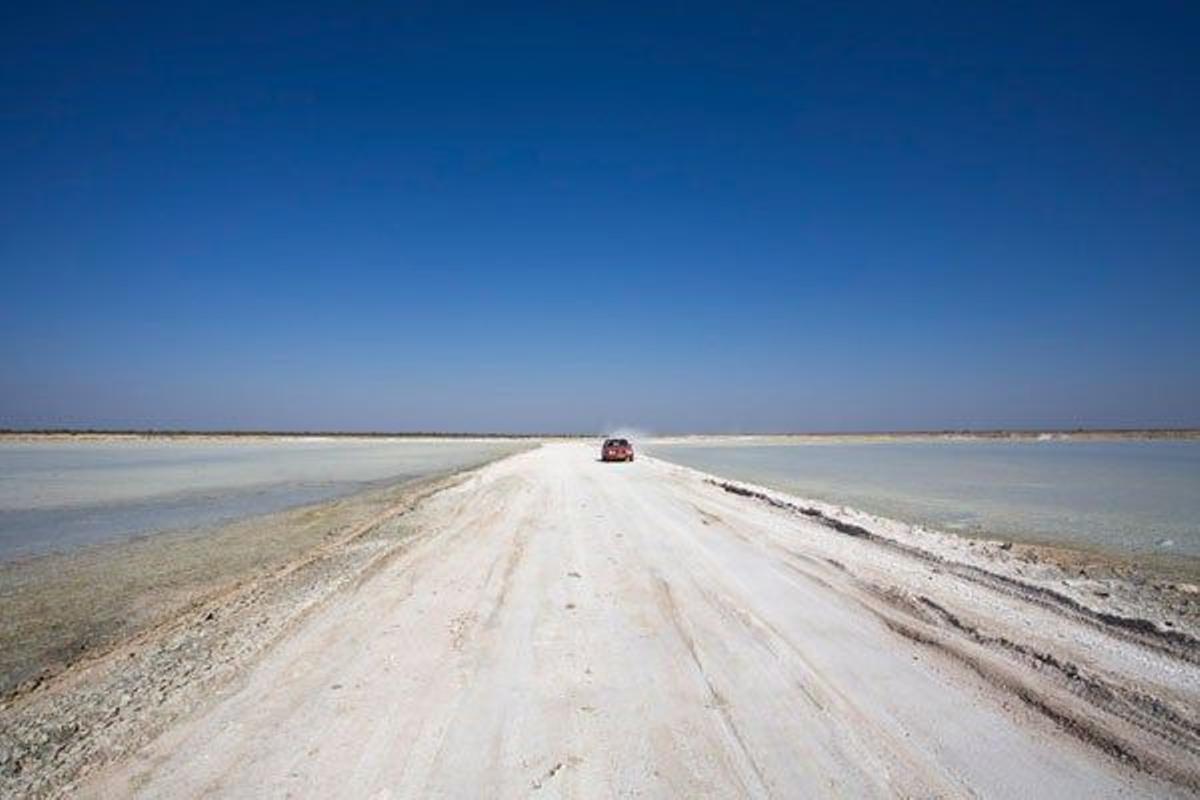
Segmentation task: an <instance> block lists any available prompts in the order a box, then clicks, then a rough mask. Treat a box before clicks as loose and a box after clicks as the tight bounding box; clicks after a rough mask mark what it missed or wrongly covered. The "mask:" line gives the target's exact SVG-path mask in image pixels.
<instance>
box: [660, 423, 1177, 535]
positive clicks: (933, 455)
mask: <svg viewBox="0 0 1200 800" xmlns="http://www.w3.org/2000/svg"><path fill="white" fill-rule="evenodd" d="M644 449H645V450H646V452H647V453H648V454H650V455H655V456H659V457H661V458H665V459H668V460H670V461H675V462H677V463H680V464H684V465H686V466H689V467H694V468H696V469H700V470H704V471H706V472H711V473H714V474H717V475H723V476H726V477H729V478H734V479H739V480H745V481H749V482H752V483H758V484H761V485H764V486H770V487H773V488H777V489H780V490H783V491H786V492H789V493H793V494H797V495H800V496H802V497H810V498H813V499H817V500H824V501H826V502H830V503H836V504H840V505H846V506H852V507H854V508H860V509H862V510H864V511H869V512H871V513H874V514H878V515H880V516H886V517H891V518H894V519H900V520H904V521H906V522H911V523H918V524H922V525H925V526H928V527H932V528H938V529H941V530H948V531H953V532H956V533H962V534H966V535H973V536H996V537H1001V538H1009V539H1015V540H1018V541H1026V542H1036V543H1043V544H1057V545H1066V546H1077V547H1078V546H1082V547H1088V548H1100V549H1103V550H1108V551H1113V552H1123V553H1135V554H1149V553H1154V554H1161V555H1169V554H1178V555H1187V556H1200V442H1196V441H1119V442H1096V441H1089V442H1072V441H1019V442H991V441H989V442H978V441H944V442H929V441H923V442H871V443H868V442H863V443H842V442H839V443H836V444H833V443H831V444H752V445H743V444H729V445H725V444H717V445H712V444H660V445H654V444H650V445H648V446H646V447H645V448H644Z"/></svg>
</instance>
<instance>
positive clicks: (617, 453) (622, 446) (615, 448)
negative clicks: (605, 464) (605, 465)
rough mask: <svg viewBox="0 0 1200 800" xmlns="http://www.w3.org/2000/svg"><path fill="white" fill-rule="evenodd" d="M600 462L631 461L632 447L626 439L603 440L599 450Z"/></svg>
mask: <svg viewBox="0 0 1200 800" xmlns="http://www.w3.org/2000/svg"><path fill="white" fill-rule="evenodd" d="M600 460H601V461H633V445H631V444H630V443H629V440H628V439H605V440H604V446H603V447H601V448H600Z"/></svg>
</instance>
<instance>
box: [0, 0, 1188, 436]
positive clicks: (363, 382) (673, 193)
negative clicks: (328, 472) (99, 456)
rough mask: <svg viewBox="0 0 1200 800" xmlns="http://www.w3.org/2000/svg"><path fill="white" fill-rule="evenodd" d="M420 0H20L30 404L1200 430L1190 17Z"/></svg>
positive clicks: (4, 271) (1123, 7)
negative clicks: (111, 1) (96, 1)
mask: <svg viewBox="0 0 1200 800" xmlns="http://www.w3.org/2000/svg"><path fill="white" fill-rule="evenodd" d="M831 5H836V6H837V7H836V8H830V7H828V6H831ZM403 6H404V7H403V8H401V9H393V10H384V9H381V8H378V7H375V6H358V7H339V6H338V5H335V4H330V5H329V6H327V7H324V8H322V7H320V6H317V5H306V4H303V3H298V4H297V3H293V4H286V5H285V4H280V5H277V6H271V5H269V4H267V5H257V6H255V7H253V8H249V7H246V5H245V4H238V5H229V6H222V5H220V4H214V3H202V4H191V3H186V2H185V3H179V4H166V5H163V4H159V5H156V6H147V7H145V8H141V9H137V8H134V7H122V8H120V9H117V8H107V7H104V6H102V5H94V6H93V5H83V4H80V5H77V6H59V7H56V6H54V5H53V4H46V5H42V6H38V7H37V8H36V9H34V8H33V7H32V6H30V7H29V8H26V9H18V8H9V9H6V10H5V11H4V12H3V14H4V17H3V19H2V20H0V170H2V171H3V182H2V188H0V219H2V224H0V278H2V281H3V286H4V297H3V302H2V303H0V357H2V359H3V364H4V367H3V370H2V372H0V426H10V427H30V426H33V427H40V426H59V425H65V426H115V427H189V428H275V429H345V430H379V429H385V430H404V429H407V430H412V429H419V430H429V429H440V430H509V431H546V430H570V431H580V430H583V431H594V430H603V429H610V428H612V427H615V426H636V427H638V428H640V429H644V430H653V431H680V430H730V431H750V430H869V429H914V428H921V429H924V428H959V427H1005V426H1016V427H1063V426H1066V427H1075V426H1176V425H1178V426H1184V425H1186V426H1197V425H1200V366H1198V365H1200V299H1198V298H1200V154H1198V152H1197V142H1200V48H1197V47H1196V46H1195V43H1196V42H1197V41H1200V7H1197V6H1196V5H1195V4H1193V3H1186V2H1180V3H1152V2H1151V3H1140V4H1120V5H1115V4H1114V5H1110V4H1103V3H1101V4H1096V3H1088V4H1082V3H1081V4H1044V3H1028V4H1023V3H1004V4H995V5H994V6H992V7H990V8H989V7H987V6H986V4H974V3H968V4H962V3H928V4H920V3H918V4H893V3H888V4H877V5H876V4H812V5H801V4H779V5H777V6H772V5H766V6H753V7H740V4H728V3H727V4H713V5H711V6H706V5H702V4H692V3H689V4H679V5H678V6H673V7H667V8H662V9H658V10H651V11H647V10H646V9H645V8H644V7H643V6H644V4H629V5H611V4H603V5H599V4H598V5H586V4H578V7H572V5H571V4H553V5H545V6H534V5H519V6H518V5H512V6H503V7H502V6H499V5H495V4H480V5H479V6H468V5H455V4H448V3H436V4H429V5H419V4H403ZM901 6H903V7H901Z"/></svg>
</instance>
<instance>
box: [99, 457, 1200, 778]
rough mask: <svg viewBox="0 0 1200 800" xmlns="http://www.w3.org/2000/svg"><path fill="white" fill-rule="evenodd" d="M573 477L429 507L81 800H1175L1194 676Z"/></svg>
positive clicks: (1067, 625)
mask: <svg viewBox="0 0 1200 800" xmlns="http://www.w3.org/2000/svg"><path fill="white" fill-rule="evenodd" d="M595 455H596V452H595V449H594V448H593V447H592V446H591V445H587V446H585V445H582V444H552V445H547V446H544V447H542V448H541V449H539V450H536V451H532V452H528V453H524V454H521V455H517V456H514V457H512V458H509V459H507V460H505V461H502V462H499V463H496V464H493V465H490V466H488V467H486V468H484V469H483V470H481V471H479V472H478V473H476V474H475V475H474V476H473V477H472V478H471V479H470V480H468V481H466V482H464V483H462V484H460V485H458V486H456V487H454V488H452V489H449V490H447V491H444V492H442V493H440V494H438V495H436V496H434V497H433V498H431V499H430V500H428V501H426V502H425V503H424V504H423V505H422V506H421V508H420V509H419V510H418V511H417V512H416V513H417V515H418V521H419V522H420V525H421V531H422V532H421V533H420V534H419V535H418V539H417V540H416V541H415V543H414V544H413V546H411V547H410V548H408V549H406V550H405V551H404V552H402V553H401V554H400V555H398V556H397V557H395V558H394V559H392V560H391V561H390V562H389V563H388V564H387V565H386V566H384V567H383V568H382V569H380V570H379V571H378V572H376V573H375V574H374V575H373V576H372V577H370V578H369V579H367V580H366V581H364V582H362V583H361V584H359V585H358V586H357V588H355V589H353V590H350V591H348V592H346V593H344V594H342V595H341V596H339V597H338V598H337V599H335V600H333V601H332V602H330V603H329V604H328V605H326V606H325V607H323V608H322V609H321V610H320V611H318V612H316V613H314V614H313V615H312V616H310V617H308V618H307V619H306V620H305V621H304V623H303V624H302V625H300V626H299V627H298V628H297V630H296V631H295V632H294V634H292V635H291V636H290V637H288V638H286V639H285V640H284V641H282V642H281V643H280V644H279V645H278V646H277V647H275V648H274V649H272V650H271V651H270V652H269V653H268V654H267V655H266V656H265V657H264V658H263V659H262V660H261V661H259V662H258V663H257V665H256V666H254V667H253V668H252V669H250V670H249V671H248V672H247V673H246V674H245V675H244V676H243V677H242V678H241V679H239V680H238V681H235V682H234V683H233V684H232V685H230V686H229V687H228V689H227V690H226V691H224V692H223V693H221V694H220V695H218V696H216V697H214V698H212V700H211V702H210V703H208V704H207V706H206V707H204V708H202V709H201V710H200V711H199V712H198V713H196V714H194V715H192V716H190V717H187V718H185V719H184V720H183V721H182V722H180V723H179V724H177V725H175V726H174V727H173V728H171V729H169V730H168V731H167V732H166V733H165V734H163V735H162V736H160V737H159V738H158V739H157V740H155V741H153V742H152V743H151V744H150V745H149V746H147V747H146V748H144V749H143V750H142V751H141V752H140V753H138V754H137V755H135V756H133V757H131V758H128V759H126V760H125V761H123V762H119V763H117V764H115V765H113V766H112V767H110V768H109V769H107V770H106V771H103V772H100V773H97V774H96V775H94V776H93V778H92V779H91V780H90V781H89V782H87V783H85V784H84V785H83V786H82V787H78V788H80V790H81V794H82V795H84V796H93V797H116V796H125V795H128V794H135V795H139V796H146V797H197V796H237V797H285V796H299V797H335V796H337V797H363V798H388V797H446V796H453V797H474V796H494V797H526V796H548V797H555V796H563V797H611V796H652V797H653V796H657V797H696V796H713V797H740V796H762V797H766V796H775V797H814V796H817V797H819V796H843V797H866V796H912V797H929V796H939V797H942V796H944V797H957V796H986V797H1129V796H1134V797H1137V796H1171V795H1185V796H1186V795H1189V793H1190V792H1194V791H1196V789H1197V786H1198V785H1200V784H1198V783H1197V775H1198V774H1200V756H1198V755H1197V754H1198V753H1200V748H1198V743H1200V740H1198V738H1197V734H1196V731H1197V720H1196V716H1197V709H1198V708H1200V667H1197V664H1196V661H1195V660H1192V659H1190V658H1189V657H1187V655H1186V654H1184V655H1183V656H1181V655H1179V654H1178V653H1171V652H1167V651H1166V650H1161V649H1155V648H1154V647H1152V646H1148V645H1146V644H1144V643H1139V642H1136V641H1133V640H1131V639H1129V638H1126V637H1124V636H1122V635H1121V634H1120V633H1119V632H1113V631H1106V630H1105V629H1104V628H1103V627H1102V626H1097V625H1094V624H1089V623H1087V622H1086V621H1083V620H1081V619H1077V618H1073V617H1071V616H1069V615H1064V614H1063V613H1061V612H1060V611H1059V610H1057V609H1055V608H1053V607H1051V606H1047V605H1046V604H1044V603H1043V604H1038V603H1033V602H1030V601H1029V600H1028V599H1026V598H1023V597H1021V596H1020V595H1019V593H1013V592H1010V591H1001V590H1000V589H998V588H996V587H994V586H989V585H986V584H985V583H979V582H975V581H971V580H968V579H967V578H964V577H961V576H958V575H954V574H949V573H942V574H938V573H939V571H940V570H939V567H938V566H937V565H936V564H931V563H929V562H927V561H921V560H920V559H915V558H912V557H910V556H907V555H905V554H902V553H897V552H895V551H893V550H889V549H888V548H887V547H882V546H880V545H879V544H877V543H873V542H870V541H865V540H863V539H861V538H855V537H852V536H848V535H846V534H845V533H839V532H837V531H834V530H831V529H830V528H829V527H827V526H824V525H821V524H819V522H817V521H814V520H811V519H808V518H805V517H804V516H802V515H800V514H797V513H794V512H791V511H788V510H785V509H780V508H775V507H771V506H770V505H768V504H766V503H764V502H762V501H760V500H756V499H753V498H749V497H742V496H738V495H735V494H731V493H728V492H726V491H723V490H722V489H720V488H719V487H717V486H714V485H712V484H710V483H708V482H706V481H704V480H703V479H702V478H701V477H699V476H697V474H696V473H694V472H691V471H689V470H684V469H680V468H677V467H674V466H671V465H669V464H666V463H663V462H657V461H654V460H652V459H640V460H639V461H637V462H635V463H633V464H602V463H598V462H597V461H596V460H595ZM1046 653H1050V654H1053V657H1054V663H1053V664H1052V663H1050V662H1047V661H1045V660H1044V659H1043V658H1040V657H1039V656H1038V655H1036V654H1046ZM1031 654H1034V655H1031ZM1063 665H1066V666H1063ZM1097 687H1099V688H1097ZM1114 698H1115V699H1114ZM1139 698H1140V699H1139ZM1147 698H1149V700H1147ZM1151 701H1152V702H1151ZM1122 754H1123V755H1122Z"/></svg>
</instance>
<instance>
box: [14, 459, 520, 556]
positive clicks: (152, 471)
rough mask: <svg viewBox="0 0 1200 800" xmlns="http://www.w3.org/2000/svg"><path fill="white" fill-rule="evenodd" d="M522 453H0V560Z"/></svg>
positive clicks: (202, 522)
mask: <svg viewBox="0 0 1200 800" xmlns="http://www.w3.org/2000/svg"><path fill="white" fill-rule="evenodd" d="M519 447H521V445H517V444H514V443H513V442H489V441H455V440H446V441H404V440H392V441H378V440H291V441H286V440H281V441H245V442H238V441H233V442H228V441H225V442H187V441H182V442H162V441H158V442H151V441H131V442H109V441H105V442H37V443H0V559H11V558H13V557H20V556H26V555H35V554H40V553H45V552H49V551H59V550H66V549H70V548H72V547H76V546H79V545H85V544H96V543H100V542H105V541H109V540H114V539H122V538H128V537H130V536H136V535H142V534H147V533H154V532H158V531H165V530H177V529H181V528H194V527H201V526H207V525H215V524H219V523H223V522H228V521H230V520H234V519H238V518H241V517H247V516H251V515H255V514H262V513H268V512H272V511H280V510H282V509H285V508H290V507H293V506H297V505H303V504H306V503H312V502H319V501H322V500H329V499H333V498H336V497H341V496H345V495H348V494H352V493H354V492H356V491H360V490H362V489H365V488H369V487H370V486H372V485H376V484H382V483H388V482H394V481H399V480H410V479H415V478H420V477H424V476H427V475H433V474H436V473H440V472H445V471H449V470H455V469H460V468H463V467H468V466H471V465H474V464H478V463H481V462H483V461H486V460H488V459H490V458H492V457H495V456H497V455H500V454H503V453H507V452H512V451H514V450H516V449H518V448H519Z"/></svg>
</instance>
